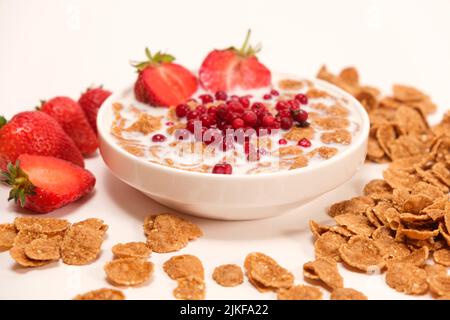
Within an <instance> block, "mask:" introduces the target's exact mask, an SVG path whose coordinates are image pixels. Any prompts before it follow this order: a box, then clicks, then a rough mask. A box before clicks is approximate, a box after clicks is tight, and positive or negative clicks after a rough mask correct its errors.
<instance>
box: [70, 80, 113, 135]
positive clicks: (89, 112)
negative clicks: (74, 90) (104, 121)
mask: <svg viewBox="0 0 450 320" xmlns="http://www.w3.org/2000/svg"><path fill="white" fill-rule="evenodd" d="M110 95H111V92H110V91H108V90H105V89H103V88H102V87H98V88H89V89H88V90H87V91H86V92H85V93H83V94H82V95H81V97H80V99H79V100H78V104H79V105H80V106H81V108H82V109H83V111H84V114H85V115H86V118H87V119H88V121H89V124H90V125H91V128H92V129H93V130H94V132H95V133H97V113H98V109H100V106H101V105H102V104H103V102H104V101H105V100H106V99H107V98H108V97H109V96H110Z"/></svg>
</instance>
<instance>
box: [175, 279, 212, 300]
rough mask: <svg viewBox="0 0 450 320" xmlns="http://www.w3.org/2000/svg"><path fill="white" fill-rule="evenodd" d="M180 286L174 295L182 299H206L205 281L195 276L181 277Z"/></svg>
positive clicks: (178, 281)
mask: <svg viewBox="0 0 450 320" xmlns="http://www.w3.org/2000/svg"><path fill="white" fill-rule="evenodd" d="M177 283H178V286H177V287H176V288H175V290H173V295H174V296H175V298H177V299H181V300H204V299H205V291H206V288H205V282H204V281H203V279H199V278H197V277H195V276H190V277H185V278H180V279H178V280H177Z"/></svg>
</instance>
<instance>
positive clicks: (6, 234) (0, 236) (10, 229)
mask: <svg viewBox="0 0 450 320" xmlns="http://www.w3.org/2000/svg"><path fill="white" fill-rule="evenodd" d="M16 236H17V230H16V227H15V226H14V224H12V223H5V224H0V252H1V251H6V250H9V249H11V248H12V246H13V244H14V239H15V238H16Z"/></svg>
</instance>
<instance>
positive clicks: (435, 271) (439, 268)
mask: <svg viewBox="0 0 450 320" xmlns="http://www.w3.org/2000/svg"><path fill="white" fill-rule="evenodd" d="M423 269H424V270H425V271H426V272H427V275H428V278H429V277H432V276H435V275H444V276H446V275H447V268H446V267H444V266H443V265H440V264H426V265H425V266H424V267H423Z"/></svg>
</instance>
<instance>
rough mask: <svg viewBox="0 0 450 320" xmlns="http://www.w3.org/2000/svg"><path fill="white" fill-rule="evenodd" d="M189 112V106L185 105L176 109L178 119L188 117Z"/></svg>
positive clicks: (180, 105)
mask: <svg viewBox="0 0 450 320" xmlns="http://www.w3.org/2000/svg"><path fill="white" fill-rule="evenodd" d="M188 111H189V106H188V105H187V104H185V103H182V104H179V105H177V107H176V108H175V113H176V114H177V117H178V118H183V117H185V116H186V114H187V113H188Z"/></svg>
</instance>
